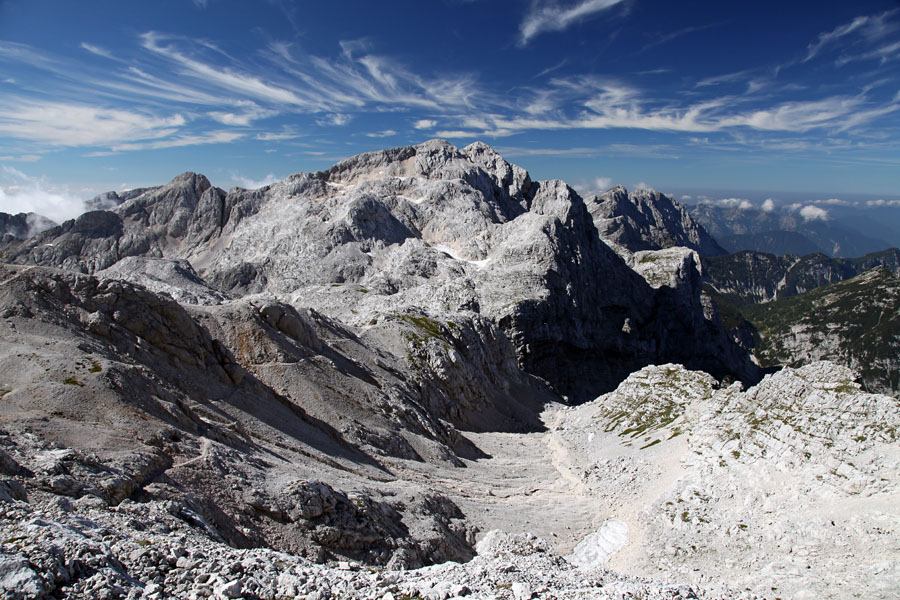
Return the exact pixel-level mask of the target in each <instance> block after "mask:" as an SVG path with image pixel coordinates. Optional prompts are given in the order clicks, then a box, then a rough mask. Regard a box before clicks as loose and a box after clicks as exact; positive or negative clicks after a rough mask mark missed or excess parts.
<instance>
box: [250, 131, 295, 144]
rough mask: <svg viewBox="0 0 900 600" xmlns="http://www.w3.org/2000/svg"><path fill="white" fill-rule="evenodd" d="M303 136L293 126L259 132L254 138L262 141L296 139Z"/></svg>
mask: <svg viewBox="0 0 900 600" xmlns="http://www.w3.org/2000/svg"><path fill="white" fill-rule="evenodd" d="M299 137H302V134H300V133H299V132H297V131H296V130H294V129H291V128H285V129H282V130H281V131H266V132H263V133H257V134H256V135H255V136H253V139H255V140H259V141H261V142H282V141H284V140H294V139H297V138H299Z"/></svg>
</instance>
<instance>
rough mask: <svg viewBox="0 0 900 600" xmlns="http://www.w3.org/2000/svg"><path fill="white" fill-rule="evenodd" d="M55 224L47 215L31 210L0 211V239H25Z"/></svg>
mask: <svg viewBox="0 0 900 600" xmlns="http://www.w3.org/2000/svg"><path fill="white" fill-rule="evenodd" d="M55 225H56V223H54V222H53V221H51V220H50V219H48V218H47V217H43V216H41V215H39V214H37V213H33V212H31V213H18V214H15V215H11V214H8V213H3V212H0V240H3V241H12V240H14V239H16V240H27V239H28V238H30V237H34V236H36V235H37V234H39V233H41V232H42V231H45V230H47V229H50V228H51V227H53V226H55Z"/></svg>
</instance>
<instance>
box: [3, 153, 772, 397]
mask: <svg viewBox="0 0 900 600" xmlns="http://www.w3.org/2000/svg"><path fill="white" fill-rule="evenodd" d="M634 199H635V200H634V203H633V204H632V203H631V200H627V199H626V202H628V203H629V206H633V211H632V212H634V214H638V213H640V210H645V212H646V213H647V215H648V217H647V218H648V219H649V221H647V220H646V219H645V221H646V222H644V221H642V223H645V224H646V223H651V222H652V223H656V225H653V226H652V227H650V226H649V225H648V227H649V229H647V228H645V229H646V231H644V230H641V232H640V234H641V235H644V236H645V237H647V239H657V238H658V239H659V240H660V241H661V243H662V242H665V243H666V244H669V243H680V241H681V240H682V238H684V242H685V243H693V245H694V246H697V247H699V248H705V247H706V246H704V244H706V245H707V246H708V244H707V242H706V241H705V240H706V238H703V237H702V234H701V232H700V230H699V229H697V228H696V227H694V226H693V225H692V224H691V222H690V220H689V218H688V217H686V213H683V211H682V210H681V209H680V207H677V205H674V204H672V203H671V202H668V203H667V199H664V197H661V196H659V195H658V194H657V195H653V194H649V193H645V192H640V193H639V194H638V195H635V196H634ZM611 202H612V200H611ZM594 204H596V202H595V203H594ZM660 207H663V208H660ZM639 209H640V210H639ZM635 211H637V212H635ZM629 214H631V213H629ZM596 221H597V219H596V217H592V215H591V214H590V213H589V212H588V207H587V206H586V205H585V202H584V201H583V200H582V199H581V198H580V197H579V196H578V195H577V194H576V193H575V192H574V191H573V190H572V189H571V188H570V187H568V186H567V185H566V184H565V183H563V182H561V181H546V182H534V181H532V180H531V179H530V178H529V176H528V174H527V173H526V172H525V171H524V170H523V169H521V168H519V167H516V166H514V165H511V164H510V163H508V162H506V161H505V160H503V158H502V157H500V156H499V155H498V154H497V153H496V152H494V151H493V150H492V149H491V148H489V147H488V146H486V145H484V144H481V143H476V144H472V145H471V146H468V147H466V148H463V149H461V150H460V149H457V148H455V147H454V146H452V145H450V144H448V143H447V142H444V141H442V140H432V141H429V142H426V143H423V144H420V145H418V146H408V147H405V148H396V149H392V150H386V151H382V152H373V153H368V154H363V155H359V156H355V157H352V158H349V159H347V160H344V161H342V162H340V163H338V164H336V165H335V166H334V167H332V168H330V169H328V170H326V171H323V172H319V173H301V174H297V175H293V176H291V177H288V178H287V179H285V180H284V181H282V182H279V183H276V184H273V185H271V186H268V187H264V188H262V189H259V190H254V191H246V190H240V189H235V190H232V191H231V192H229V193H227V194H226V193H225V192H223V191H222V190H219V189H217V188H214V187H212V186H211V185H210V184H209V181H208V180H207V179H206V178H205V177H203V176H201V175H195V174H192V173H186V174H183V175H181V176H179V177H177V178H176V179H174V180H173V181H171V182H170V183H168V184H167V185H165V186H162V187H159V188H152V189H148V190H146V191H144V192H142V193H140V194H138V195H136V196H133V197H129V198H128V199H127V200H125V201H123V202H122V203H121V204H119V205H118V206H117V207H115V208H113V209H112V211H111V212H94V213H86V214H85V215H82V217H79V219H77V220H75V221H73V222H68V223H66V224H64V225H63V226H62V227H60V228H57V229H55V230H51V231H48V232H45V234H44V235H43V236H41V237H40V239H37V240H35V241H34V242H32V243H30V244H28V245H26V247H25V248H23V249H22V250H21V251H20V252H19V253H18V255H17V256H16V258H15V260H16V261H18V262H23V263H37V264H43V265H51V266H57V267H62V268H67V269H72V270H78V271H81V272H96V271H99V270H102V269H107V268H109V267H111V266H112V265H113V264H115V263H116V262H118V261H120V260H122V259H123V258H125V257H129V256H141V257H148V258H166V259H171V260H177V259H184V260H187V261H189V262H190V264H191V266H192V267H193V268H194V269H195V270H196V273H197V274H198V275H199V277H201V278H202V280H203V282H206V283H207V284H209V285H211V286H213V287H215V288H218V290H220V291H221V293H222V294H229V295H234V296H242V295H245V294H253V293H260V292H267V293H271V294H275V295H278V296H279V297H284V298H286V299H287V300H289V301H290V302H291V304H293V305H294V306H296V307H298V308H305V307H310V308H314V309H315V310H317V311H319V312H321V313H324V314H327V315H329V316H331V317H334V318H337V319H339V320H341V321H342V322H344V323H347V324H349V325H352V326H371V325H374V324H378V323H383V322H385V321H390V320H391V319H392V315H394V316H395V315H402V314H424V315H426V316H428V317H429V318H434V319H437V320H439V321H442V322H449V321H453V320H454V319H456V318H457V315H460V314H463V315H468V316H470V317H471V318H476V319H477V318H484V319H487V320H488V321H490V322H491V323H493V324H494V325H496V326H498V327H499V329H500V330H501V331H502V333H503V335H505V336H506V338H508V339H509V341H510V342H512V347H513V348H514V351H515V355H516V359H517V361H518V364H519V365H520V366H521V367H523V368H524V369H525V370H526V371H528V372H529V373H531V374H533V375H537V376H539V377H543V378H544V379H546V380H548V381H549V382H550V383H551V384H552V385H553V386H554V387H555V388H556V389H557V390H558V391H560V392H561V393H563V394H565V395H567V396H570V397H572V398H573V399H586V398H590V397H592V396H594V395H596V394H597V393H599V392H600V391H603V390H605V389H611V388H612V387H614V386H615V385H616V384H617V383H618V382H619V381H621V379H622V378H624V377H625V376H626V375H627V374H628V373H629V372H631V371H632V370H634V369H635V368H639V367H641V366H643V365H645V364H648V363H654V362H665V361H669V360H672V361H678V362H687V363H689V364H691V365H692V366H694V367H697V368H704V369H707V370H709V371H710V372H713V373H715V374H717V375H723V374H726V373H730V374H733V375H735V376H737V377H739V378H742V379H745V380H748V381H752V380H754V379H755V378H756V377H758V375H757V373H756V371H755V366H754V365H753V364H752V363H751V362H750V361H749V360H748V359H747V358H746V356H742V355H741V352H742V351H741V350H739V349H738V350H735V349H733V348H730V346H731V345H732V344H731V342H730V341H729V339H728V338H727V336H725V335H724V333H722V332H720V331H718V330H719V329H721V327H720V325H719V324H718V323H717V322H716V321H715V319H706V318H705V316H704V312H703V309H702V307H701V305H700V293H699V286H694V285H688V286H685V285H681V286H680V288H679V290H678V291H677V292H676V293H675V294H674V296H677V297H679V298H680V299H678V300H677V301H675V302H673V293H672V291H671V290H670V289H668V286H662V289H658V288H659V286H657V285H648V284H647V282H646V281H645V280H644V278H643V277H641V276H640V275H639V274H638V273H636V272H635V271H634V270H633V269H631V268H629V266H628V264H626V262H625V261H624V260H623V259H622V258H621V257H619V256H618V255H617V254H616V253H615V252H614V251H613V250H611V249H610V248H609V247H608V246H607V245H606V244H605V243H603V242H602V241H601V239H600V237H598V234H597V229H596V227H595V222H596ZM679 226H681V227H686V228H688V229H690V231H688V232H682V233H681V234H680V235H675V233H674V232H675V231H676V229H677V228H678V227H679ZM641 227H643V225H642V226H641ZM648 232H649V233H648ZM664 232H669V233H664ZM667 236H668V237H667ZM692 240H693V241H692ZM145 264H146V263H145ZM123 270H129V271H130V269H118V271H120V272H121V271H123ZM150 276H152V274H150ZM660 276H661V277H662V278H663V279H666V278H667V277H668V276H667V275H662V274H661V275H660ZM672 277H675V278H676V279H677V278H681V279H680V280H685V278H686V275H685V274H684V273H682V274H681V275H673V276H672ZM669 279H671V278H669ZM687 279H690V278H689V277H687ZM139 280H140V281H142V282H144V283H147V284H150V285H151V287H153V285H155V284H152V283H151V281H148V280H147V279H146V278H145V279H142V280H141V279H139ZM203 282H198V281H195V282H194V283H195V284H199V285H201V286H202V285H203ZM670 283H671V282H670ZM155 289H162V288H160V287H159V286H157V288H155ZM195 295H196V294H195ZM691 295H693V298H692V299H689V298H688V296H691ZM213 297H215V295H214V294H213ZM208 300H210V297H209V294H208V293H207V294H206V295H204V294H201V295H200V296H197V301H198V302H203V303H207V301H208ZM672 329H674V330H677V331H678V332H679V334H678V341H677V343H676V342H675V340H674V338H673V337H672V336H670V335H669V334H668V333H667V332H668V331H670V330H672Z"/></svg>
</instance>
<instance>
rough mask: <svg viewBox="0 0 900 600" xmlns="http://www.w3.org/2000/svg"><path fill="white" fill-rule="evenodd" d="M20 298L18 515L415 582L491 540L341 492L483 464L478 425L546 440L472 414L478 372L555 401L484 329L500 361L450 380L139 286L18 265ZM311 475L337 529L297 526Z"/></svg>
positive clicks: (15, 383)
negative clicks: (133, 514) (94, 512)
mask: <svg viewBox="0 0 900 600" xmlns="http://www.w3.org/2000/svg"><path fill="white" fill-rule="evenodd" d="M0 280H2V281H3V286H2V289H0V314H2V316H3V319H4V323H5V325H6V326H5V327H4V328H3V329H2V330H0V341H2V345H0V349H2V352H0V366H2V369H3V372H4V373H5V375H4V379H3V382H2V386H3V387H2V390H0V393H2V396H3V404H2V407H0V414H2V418H3V420H4V422H5V423H7V424H11V425H10V426H12V427H13V430H11V431H10V432H8V433H3V434H2V435H0V444H2V446H3V454H2V457H0V458H2V461H0V462H2V465H0V466H2V468H3V471H4V475H5V476H7V477H14V478H16V479H10V481H8V482H7V481H4V482H0V501H4V500H5V501H7V502H10V501H16V500H20V501H21V500H29V499H31V498H32V497H33V496H34V495H35V494H38V496H39V497H40V495H41V494H50V495H51V496H59V497H66V498H71V499H73V500H77V501H78V502H95V503H97V504H99V505H101V506H107V505H109V506H116V505H118V504H119V503H120V502H122V501H123V500H124V499H127V498H132V499H141V500H156V501H163V500H166V501H168V500H171V501H175V502H179V503H181V505H183V507H184V508H183V510H182V509H179V510H180V512H179V514H181V516H182V517H183V518H184V519H186V520H187V521H188V522H190V523H191V524H192V526H194V527H197V528H199V529H201V530H203V531H204V532H206V534H207V535H209V536H211V537H212V538H213V539H217V540H220V541H225V542H228V543H230V544H232V545H235V546H238V547H246V546H258V545H265V546H269V547H274V548H282V549H285V550H288V549H290V550H293V551H297V552H302V553H303V554H305V555H307V556H311V557H313V558H316V559H317V560H324V559H326V558H329V557H332V558H333V557H334V556H352V557H355V558H357V559H358V560H363V561H366V562H371V563H382V564H383V563H385V562H388V561H391V560H395V562H396V561H399V563H398V564H402V565H406V566H419V565H421V564H424V563H429V562H435V561H442V560H450V559H453V560H462V559H465V558H467V557H469V556H470V555H471V554H470V548H471V544H472V541H473V540H472V539H471V532H470V531H469V530H468V529H467V527H466V526H465V524H464V523H463V521H462V515H461V514H460V513H459V510H458V509H457V508H455V505H453V503H452V502H450V501H448V500H446V499H445V498H443V497H442V496H440V495H435V494H433V493H431V492H430V491H428V490H427V489H425V490H423V489H422V488H421V487H418V486H416V485H411V484H406V485H404V486H401V487H400V490H399V491H398V490H384V489H383V490H380V491H377V492H366V493H361V492H354V493H353V494H348V492H345V491H343V490H341V489H340V483H338V482H343V485H347V486H360V485H365V484H366V482H371V481H389V480H391V479H392V476H391V475H390V472H389V470H388V469H387V467H386V466H385V465H384V464H382V462H381V461H380V459H381V458H402V459H405V460H411V461H420V462H421V461H426V460H427V461H435V462H441V461H445V462H451V463H456V464H458V463H459V458H458V457H459V456H469V457H474V456H477V455H478V451H477V449H476V448H474V446H472V445H471V443H468V442H467V441H466V440H465V439H464V438H462V436H460V434H459V432H458V431H457V430H456V429H455V427H454V426H453V424H452V423H451V422H453V421H455V422H465V421H467V420H472V419H473V417H472V416H471V415H469V411H481V413H490V414H495V415H496V418H495V419H494V421H493V424H494V425H496V426H498V427H504V426H505V427H512V428H515V427H525V428H527V427H533V423H528V422H522V423H520V424H519V425H516V423H517V421H516V419H517V415H516V414H513V413H511V412H510V411H509V410H508V409H504V410H502V411H498V410H497V409H493V412H491V411H490V406H482V405H479V404H478V402H476V401H475V400H467V396H466V394H465V390H464V389H463V388H464V387H465V386H472V387H475V386H481V387H484V386H486V385H489V382H488V381H487V380H483V379H482V378H483V377H484V376H483V375H482V374H481V372H480V371H479V370H478V369H481V368H484V370H485V372H487V373H491V372H493V373H494V374H495V377H494V379H493V380H492V382H490V383H492V384H494V385H497V386H498V387H501V388H502V387H507V388H514V389H515V391H516V392H522V393H526V392H527V390H528V389H529V386H530V387H531V388H532V389H533V390H534V392H532V393H535V394H537V393H545V394H547V395H548V396H549V392H547V391H544V392H541V390H544V389H545V388H544V386H543V385H542V384H541V382H538V381H532V380H531V379H529V378H528V377H527V376H525V375H524V374H522V373H521V372H519V371H518V370H517V369H515V367H514V360H513V358H512V352H511V350H510V349H508V347H507V349H506V350H505V351H500V352H499V353H497V354H496V355H494V354H492V353H491V352H492V351H491V350H489V349H487V348H486V347H485V344H486V343H487V342H486V341H485V340H486V338H482V337H481V333H479V332H478V331H475V330H471V331H470V328H471V327H472V326H471V325H465V324H464V325H456V327H455V328H456V329H459V330H460V332H459V333H458V335H460V336H463V337H464V339H466V340H467V342H468V343H469V344H471V346H470V347H468V348H466V349H465V351H466V352H476V353H481V355H482V359H481V360H482V362H481V363H473V366H472V367H470V370H469V371H466V369H465V368H463V370H462V372H459V373H457V372H455V371H454V370H453V368H451V367H447V368H446V369H445V372H439V371H438V366H437V365H434V366H430V363H429V362H428V361H425V360H424V359H423V361H421V363H419V362H417V361H416V360H414V358H409V359H407V360H408V362H407V361H403V360H398V358H397V357H395V356H393V355H392V354H390V352H389V351H388V350H386V349H384V348H383V347H381V346H379V345H378V340H379V339H380V338H378V337H377V336H376V337H371V336H370V338H369V342H364V341H362V340H361V339H360V338H359V337H358V336H357V335H356V334H354V333H353V332H352V331H350V330H349V329H347V328H346V327H344V326H342V325H341V324H339V323H337V322H335V321H332V320H330V319H328V318H327V317H324V316H322V315H320V314H318V313H315V312H314V311H305V312H303V313H300V312H298V311H297V310H296V309H294V308H293V307H291V306H289V305H284V304H280V303H278V302H277V301H275V300H274V299H271V298H266V297H261V298H248V299H244V300H240V301H232V302H227V303H224V304H222V305H215V306H209V307H195V308H192V309H191V310H190V311H188V310H185V308H183V307H182V306H181V305H179V304H178V303H176V302H175V301H174V300H172V299H171V298H169V297H168V296H160V295H157V294H154V293H153V292H150V291H149V290H147V289H145V288H142V287H140V286H138V285H135V284H132V283H129V282H125V281H120V280H113V279H102V280H101V279H97V278H95V277H93V276H89V275H83V274H78V273H72V272H65V271H56V270H51V269H46V268H42V267H12V266H3V267H0ZM466 332H469V333H466ZM497 335H500V336H501V337H502V334H497ZM465 336H468V337H465ZM448 339H450V340H451V341H452V339H453V338H452V337H451V338H448ZM507 346H508V343H507ZM501 348H503V347H502V346H501ZM439 356H442V355H439ZM498 360H499V361H500V362H499V364H498V365H497V366H496V367H494V371H492V370H491V368H490V366H489V365H491V364H493V363H492V361H498ZM510 364H512V365H513V367H510ZM503 369H507V370H506V371H504V370H503ZM510 374H514V375H515V377H513V378H512V379H511V380H510V381H506V380H504V379H503V378H504V377H505V376H507V375H510ZM464 375H467V376H468V378H469V379H466V378H465V377H464ZM429 378H432V379H438V380H440V381H442V382H443V384H444V385H443V387H438V386H436V385H432V386H431V387H429V385H426V383H425V382H426V381H427V380H429ZM457 380H458V381H459V383H454V382H457ZM455 386H463V388H460V389H457V388H456V387H455ZM516 386H518V387H516ZM438 393H440V394H441V395H440V402H438V401H437V400H435V399H433V398H432V395H436V394H438ZM485 398H486V396H482V399H483V400H482V402H484V401H490V400H492V399H487V400H485ZM530 410H531V412H532V413H533V410H534V409H533V407H530ZM481 413H479V414H481ZM521 414H522V415H525V414H528V413H526V412H525V411H524V410H522V411H521ZM531 418H532V419H533V417H531ZM13 431H17V432H18V433H13ZM304 475H305V476H306V481H315V480H317V479H318V478H322V477H324V478H327V479H328V480H329V481H331V482H332V483H329V484H328V485H326V486H325V487H321V486H318V487H316V486H315V485H313V487H312V488H310V487H309V486H306V487H304V485H306V484H303V485H300V487H297V488H296V489H297V490H301V491H302V490H307V491H309V490H313V491H315V490H318V492H316V494H318V495H316V494H313V496H315V498H318V500H316V502H318V503H319V504H320V505H322V506H327V511H326V510H325V509H323V511H324V512H323V514H325V515H326V516H327V518H325V517H322V515H313V514H312V513H310V514H306V513H307V512H309V511H308V510H307V509H302V510H300V509H298V510H300V512H299V513H297V514H296V515H294V513H293V512H291V511H293V510H294V509H293V508H290V509H288V508H284V507H282V508H284V509H283V510H282V508H277V507H279V506H281V504H279V502H282V500H283V499H284V498H287V497H288V496H290V495H291V494H290V493H288V491H289V490H288V488H290V489H294V488H291V487H290V486H288V487H285V484H284V478H286V477H291V478H292V479H293V480H297V478H298V477H303V476H304ZM223 482H224V484H223ZM23 484H24V487H23ZM251 492H252V493H251ZM319 492H321V493H319ZM248 493H249V495H248ZM291 493H293V492H291ZM298 493H299V492H298ZM304 493H305V492H304ZM310 493H312V492H310ZM301 496H303V494H301ZM307 496H309V494H307ZM313 496H310V498H313ZM298 498H300V497H299V496H298ZM303 498H306V496H303ZM315 498H313V500H315ZM279 499H281V500H279ZM329 499H330V500H329ZM332 500H333V502H332ZM292 502H293V501H292ZM304 502H307V501H306V500H303V499H302V498H300V499H297V501H296V502H293V504H291V503H290V502H289V504H291V506H298V505H303V504H304ZM310 502H312V500H310ZM308 503H309V502H307V504H308ZM323 503H324V504H323ZM313 504H315V502H313ZM272 507H276V508H272ZM309 510H312V509H309ZM285 511H287V512H285ZM304 511H306V512H304ZM313 512H315V511H313ZM286 515H287V516H286ZM319 517H322V518H319ZM400 520H407V521H408V524H407V525H403V526H400V525H398V524H397V523H398V522H399V521H400ZM395 555H396V556H395Z"/></svg>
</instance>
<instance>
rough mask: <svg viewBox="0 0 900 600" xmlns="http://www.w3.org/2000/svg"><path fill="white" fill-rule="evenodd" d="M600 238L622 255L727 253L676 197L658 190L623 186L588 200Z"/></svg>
mask: <svg viewBox="0 0 900 600" xmlns="http://www.w3.org/2000/svg"><path fill="white" fill-rule="evenodd" d="M586 204H587V206H588V210H589V211H590V213H591V216H592V217H593V218H594V225H595V226H596V227H597V231H598V233H599V234H600V238H601V239H602V240H603V241H604V242H606V243H607V244H609V245H610V246H611V247H612V248H615V249H617V251H619V252H620V253H626V254H627V253H630V252H637V251H640V250H661V249H664V248H671V247H673V246H682V247H685V248H691V249H692V250H696V251H697V252H699V253H700V255H701V256H717V255H719V254H725V253H726V251H725V250H724V249H723V248H722V247H721V246H719V244H718V243H716V241H715V240H714V239H713V238H712V236H710V235H709V233H707V231H706V229H704V228H703V226H702V225H700V224H699V223H697V222H696V221H694V219H693V218H692V217H691V215H690V213H689V212H688V211H687V210H686V209H685V208H684V207H683V206H681V205H680V204H678V201H677V200H675V199H674V198H670V197H669V196H666V195H665V194H661V193H659V192H656V191H654V190H647V189H639V190H636V191H633V192H631V193H630V194H629V193H628V192H627V190H626V189H625V188H624V187H622V186H621V185H619V186H616V187H614V188H613V189H611V190H609V191H607V192H604V193H603V194H601V195H600V196H593V197H591V198H588V199H587V201H586Z"/></svg>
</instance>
